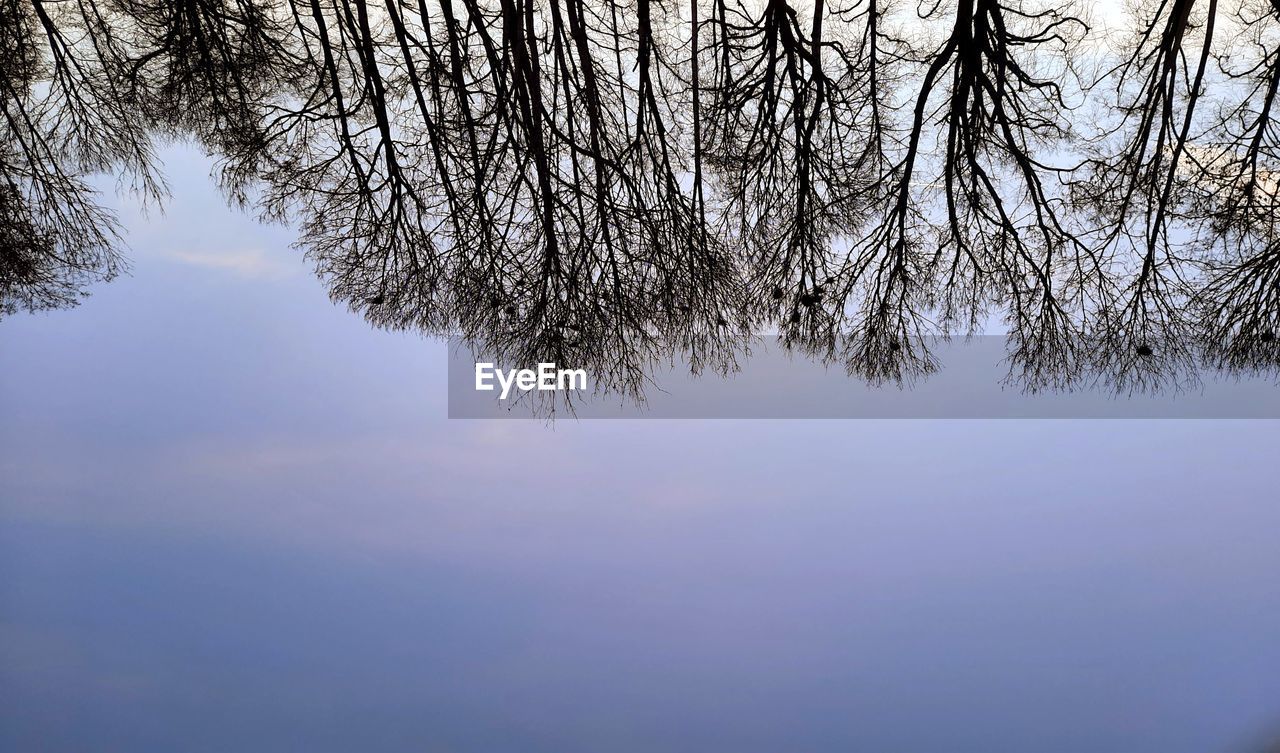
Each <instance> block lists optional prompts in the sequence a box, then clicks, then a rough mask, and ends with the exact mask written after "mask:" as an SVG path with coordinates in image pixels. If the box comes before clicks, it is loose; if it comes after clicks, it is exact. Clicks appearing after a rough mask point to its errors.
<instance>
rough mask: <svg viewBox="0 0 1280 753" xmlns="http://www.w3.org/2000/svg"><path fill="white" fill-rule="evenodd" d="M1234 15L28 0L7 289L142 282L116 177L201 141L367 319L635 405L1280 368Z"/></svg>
mask: <svg viewBox="0 0 1280 753" xmlns="http://www.w3.org/2000/svg"><path fill="white" fill-rule="evenodd" d="M1235 2H1236V5H1233V6H1232V7H1230V8H1228V7H1227V5H1226V3H1225V2H1224V0H1150V1H1149V2H1147V3H1146V4H1145V5H1144V6H1143V7H1142V8H1140V9H1139V11H1138V13H1137V14H1136V15H1135V17H1134V19H1133V23H1134V26H1133V28H1132V29H1131V30H1130V31H1131V37H1130V38H1131V41H1130V42H1129V43H1128V44H1127V46H1122V47H1121V48H1120V49H1119V51H1118V52H1117V53H1114V54H1111V53H1109V51H1107V52H1105V53H1100V52H1096V50H1097V49H1098V47H1099V46H1098V45H1097V44H1096V39H1094V38H1093V37H1091V36H1090V34H1089V28H1088V26H1087V24H1086V21H1085V20H1084V19H1083V18H1082V17H1081V16H1080V15H1079V13H1078V12H1077V11H1076V10H1075V9H1074V6H1073V5H1072V3H1071V2H1070V0H1042V1H1040V2H1033V1H1032V0H949V1H948V2H946V3H939V4H936V5H930V4H925V5H921V6H919V7H917V6H916V5H915V4H910V5H909V6H908V7H904V8H903V9H897V8H895V7H894V6H892V5H888V4H887V0H812V1H810V2H803V3H802V2H799V0H750V2H746V0H682V2H681V3H675V2H673V1H672V0H668V1H667V2H659V0H614V1H613V2H604V3H599V2H591V3H588V2H585V0H378V1H377V2H359V1H357V0H184V2H169V0H99V2H93V1H92V0H77V2H75V3H51V2H48V0H0V15H2V16H3V18H2V19H0V20H3V21H4V23H3V25H2V27H0V28H2V29H3V31H0V67H2V69H0V87H3V89H4V114H5V120H4V124H3V127H4V142H3V143H4V147H3V151H2V152H0V171H2V172H3V178H4V183H3V185H0V205H2V208H3V216H2V220H0V222H2V223H3V224H0V302H2V304H0V305H3V306H4V307H5V310H8V311H12V310H15V309H19V308H27V309H33V308H42V307H48V306H56V305H65V304H67V303H70V302H72V301H73V300H74V298H75V297H76V295H77V294H78V292H79V291H80V290H81V289H82V288H83V287H84V286H85V285H87V284H88V283H90V282H92V281H93V280H95V279H98V278H101V277H109V276H110V275H111V274H113V273H114V272H115V271H116V269H117V268H118V266H119V261H118V257H117V256H116V254H115V251H114V250H113V244H112V240H113V229H112V225H111V222H110V217H109V216H108V215H107V214H106V213H105V212H104V211H103V210H101V209H100V208H99V207H98V206H97V205H96V204H95V203H94V202H93V194H92V192H91V191H90V190H89V189H88V187H87V184H86V182H85V181H86V179H87V177H86V176H88V175H89V174H90V173H93V172H101V171H113V172H120V173H123V174H125V175H126V176H128V177H129V180H130V182H131V183H132V184H133V185H135V186H136V187H137V188H138V189H140V190H141V191H143V192H144V193H146V194H148V195H155V194H158V193H159V192H160V188H161V187H160V184H159V182H158V180H157V178H156V177H155V173H154V171H153V169H152V167H151V160H150V149H151V138H153V137H154V136H155V135H156V134H159V135H162V136H178V137H182V136H186V135H190V136H193V137H194V138H196V139H197V140H198V142H199V143H200V144H202V145H203V146H204V147H205V148H206V149H208V150H209V151H210V152H212V153H213V154H215V155H216V156H218V157H219V158H220V160H221V175H222V179H223V184H224V186H225V188H226V189H227V191H228V192H229V194H230V195H231V196H232V197H233V198H234V199H235V200H237V201H240V202H242V203H246V204H247V203H251V202H252V203H253V204H254V205H255V206H256V207H257V208H258V209H259V210H260V211H262V213H263V214H264V215H265V216H266V217H269V218H274V219H282V220H283V219H288V220H291V221H296V222H297V223H298V226H299V229H300V233H301V244H302V245H303V247H304V248H306V250H307V251H308V253H309V254H310V257H311V258H312V259H313V261H314V262H315V264H316V266H317V269H318V271H319V273H320V275H321V276H322V277H323V278H324V279H325V280H326V282H327V284H328V285H329V287H330V290H331V292H332V294H333V295H334V297H335V298H336V299H339V300H342V301H345V302H347V303H348V304H349V305H351V306H352V307H353V308H355V309H357V310H359V311H360V312H362V313H363V314H364V315H365V316H366V317H368V318H369V320H370V321H372V322H374V323H375V324H378V325H380V326H387V327H396V328H414V329H420V330H423V331H426V332H431V333H460V334H462V335H464V336H465V337H467V338H469V339H472V340H474V341H477V342H483V343H485V345H486V346H487V347H488V348H489V349H491V350H492V351H494V352H495V353H496V355H498V356H499V357H501V358H503V359H504V360H507V361H509V362H510V363H528V362H536V361H556V362H559V363H566V364H573V365H574V366H580V367H584V368H587V369H589V370H591V371H592V372H593V373H594V374H595V375H596V378H597V380H598V381H601V382H602V383H604V384H606V385H608V386H610V387H613V388H616V389H620V390H623V391H627V392H631V393H633V394H639V392H640V389H641V387H642V384H643V380H644V375H645V373H646V371H647V369H648V366H649V365H650V364H651V363H652V362H653V361H654V360H655V359H662V358H668V357H672V356H675V355H681V356H684V357H688V358H690V359H691V360H692V361H693V362H694V364H695V365H696V366H698V367H702V366H707V367H711V368H724V367H727V366H730V365H731V364H732V362H733V358H734V355H735V353H736V352H737V350H738V349H739V348H741V347H742V346H743V345H744V344H746V342H747V341H748V339H749V337H748V336H749V333H750V332H751V331H753V330H756V329H759V328H762V327H763V328H767V327H777V328H778V329H779V330H780V331H781V332H782V333H783V335H784V338H785V339H786V341H787V342H788V343H790V344H791V345H793V346H795V347H798V348H801V349H803V350H805V351H808V352H811V353H815V354H817V355H818V356H820V357H829V358H841V359H843V360H844V361H845V363H846V365H847V366H848V368H849V369H850V371H851V372H852V373H856V374H859V375H862V376H864V377H867V378H871V379H877V380H879V379H891V380H892V379H905V378H910V377H912V376H913V375H916V374H921V373H925V372H928V371H929V370H931V369H932V368H934V366H935V364H934V362H933V358H932V356H931V355H930V353H929V352H928V350H927V348H925V346H924V345H923V342H924V336H926V335H931V334H949V333H968V332H974V331H978V330H979V329H981V327H982V325H983V324H984V323H985V322H986V321H988V320H990V319H992V318H995V317H998V318H1001V319H1003V320H1004V321H1005V322H1006V324H1007V326H1008V329H1009V331H1010V333H1011V335H1010V349H1011V350H1010V356H1011V358H1010V362H1011V365H1012V367H1013V371H1014V373H1015V375H1016V376H1017V378H1019V379H1020V380H1022V381H1023V383H1024V384H1026V385H1027V386H1030V387H1032V388H1038V387H1042V386H1058V385H1063V384H1070V383H1072V382H1073V381H1074V380H1076V379H1079V378H1082V377H1084V376H1088V375H1100V376H1101V377H1103V378H1104V379H1107V380H1109V381H1110V382H1111V383H1112V384H1114V385H1115V386H1117V387H1119V388H1121V389H1133V388H1148V387H1156V386H1159V385H1162V384H1165V383H1167V382H1168V381H1177V380H1178V379H1179V378H1182V377H1183V376H1185V375H1186V374H1187V373H1189V372H1190V371H1192V370H1193V369H1194V368H1195V367H1197V366H1198V365H1199V364H1201V363H1209V364H1211V365H1215V366H1220V367H1224V368H1228V369H1234V370H1241V369H1257V368H1270V369H1274V368H1276V367H1277V365H1278V364H1277V348H1276V345H1275V332H1276V330H1277V329H1278V328H1280V319H1278V317H1280V234H1278V233H1277V227H1276V219H1275V218H1276V211H1275V209H1276V206H1275V204H1276V197H1277V190H1280V187H1278V186H1280V184H1278V183H1277V178H1276V176H1277V173H1276V170H1277V169H1280V165H1278V164H1277V157H1280V154H1277V148H1278V147H1280V141H1278V140H1277V129H1276V124H1275V117H1276V109H1277V107H1280V105H1277V104H1276V103H1275V99H1276V94H1277V87H1278V85H1280V4H1274V2H1273V0H1235ZM917 16H918V18H917ZM1091 50H1095V51H1091ZM1099 55H1101V56H1103V57H1106V58H1107V60H1106V61H1105V62H1106V64H1105V65H1103V66H1101V69H1102V70H1103V75H1102V77H1101V78H1099V79H1097V81H1096V82H1095V83H1098V84H1100V85H1099V86H1097V87H1096V88H1095V89H1094V90H1093V91H1092V92H1089V91H1088V86H1086V85H1085V82H1084V81H1083V79H1084V76H1083V75H1082V74H1081V73H1080V69H1081V68H1082V67H1083V66H1081V65H1080V64H1081V63H1082V62H1085V61H1087V59H1088V58H1089V57H1090V56H1093V57H1098V56H1099ZM1112 57H1114V60H1112V59H1110V58H1112ZM1095 125H1097V126H1099V128H1098V130H1099V131H1100V132H1102V133H1103V136H1101V137H1099V138H1090V131H1091V130H1092V129H1093V127H1094V126H1095ZM1073 163H1078V164H1073Z"/></svg>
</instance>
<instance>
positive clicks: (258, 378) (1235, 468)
mask: <svg viewBox="0 0 1280 753" xmlns="http://www.w3.org/2000/svg"><path fill="white" fill-rule="evenodd" d="M165 164H166V165H167V170H168V177H169V181H170V183H171V186H172V188H173V194H174V195H173V198H172V200H171V201H170V202H168V203H167V205H166V208H165V211H164V213H162V214H161V213H157V212H155V211H152V212H150V213H141V212H139V211H138V210H137V209H136V208H135V207H133V206H132V205H131V204H130V203H129V202H128V201H123V200H122V201H121V207H122V209H121V212H122V218H123V220H124V225H125V228H126V231H127V238H128V241H129V244H130V250H129V257H130V259H131V262H132V270H131V274H130V275H129V276H126V277H123V278H121V279H118V280H116V281H114V282H112V283H110V284H106V285H102V286H99V287H98V288H96V289H95V291H94V294H93V296H92V297H91V298H89V299H88V300H87V301H86V302H85V303H84V304H83V305H81V306H80V307H79V308H77V309H73V310H70V311H60V312H53V313H47V314H38V315H25V316H17V317H12V318H10V319H7V320H4V321H3V322H0V750H3V751H9V750H13V751H49V752H51V753H53V752H60V751H129V752H130V753H133V752H138V753H149V752H151V751H156V752H157V753H159V752H161V751H165V752H168V751H175V750H179V751H192V752H193V753H197V752H200V751H211V752H212V751H230V750H235V751H267V752H274V751H308V752H309V753H310V752H316V753H325V752H327V751H334V752H335V753H336V752H339V751H342V752H346V751H351V750H360V751H388V752H394V751H428V752H434V751H441V752H445V751H450V752H463V753H472V752H483V753H488V752H490V751H503V752H505V751H520V752H521V753H526V752H527V753H539V752H541V751H547V752H548V753H550V752H552V751H555V752H556V753H575V752H577V751H582V752H584V753H586V752H587V751H591V752H593V753H595V752H599V751H609V753H630V752H631V751H635V752H637V753H639V752H641V751H644V752H646V753H651V752H663V753H665V752H666V751H697V752H698V753H705V752H707V751H732V752H733V753H752V752H754V751H761V752H763V751H771V752H776V751H780V750H787V751H802V752H804V751H812V752H814V753H825V752H826V751H885V752H888V751H897V752H904V753H914V752H917V751H918V752H921V753H931V752H932V751H945V752H946V753H970V752H972V753H1001V752H1003V751H1009V752H1010V753H1014V752H1017V753H1026V751H1037V752H1038V753H1058V752H1061V753H1078V752H1079V751H1090V752H1091V753H1146V752H1148V751H1150V752H1151V753H1157V752H1158V753H1216V752H1218V751H1223V752H1224V753H1225V752H1228V751H1240V753H1248V751H1250V750H1260V748H1258V747H1255V746H1258V745H1260V744H1262V742H1263V741H1265V740H1266V739H1267V735H1268V734H1269V733H1273V732H1280V640H1277V638H1276V636H1280V587H1277V585H1276V584H1277V583H1278V582H1280V546H1277V545H1276V541H1277V534H1276V532H1277V531H1280V505H1278V504H1277V494H1276V492H1275V489H1276V475H1275V457H1276V450H1277V447H1278V446H1280V422H1275V421H1172V420H1167V421H818V422H809V421H582V422H572V421H560V422H557V423H556V424H555V425H554V426H547V425H546V424H543V423H540V422H536V421H461V420H454V421H450V420H447V419H446V418H445V415H446V390H445V383H444V381H445V363H446V354H445V346H444V344H442V343H440V342H437V341H433V340H430V339H425V338H422V337H419V336H416V335H412V334H406V333H388V332H383V331H377V330H374V329H371V328H369V327H368V326H367V325H366V324H365V323H364V322H363V321H361V320H360V318H359V317H357V316H355V315H353V314H351V313H349V312H347V311H345V310H344V309H342V308H341V307H339V306H335V305H334V304H332V303H331V302H330V301H329V300H328V298H327V297H326V295H325V292H324V290H323V287H322V286H321V284H320V282H319V281H318V280H317V279H316V278H315V277H314V276H312V275H311V273H310V271H309V267H308V265H307V262H306V261H305V260H304V259H303V258H302V257H301V254H300V253H299V252H297V251H296V250H293V249H291V248H290V241H291V237H292V236H291V233H290V231H289V229H288V228H282V227H269V226H263V225H260V224H258V223H257V222H255V221H254V220H253V219H252V218H251V217H248V216H246V215H244V214H242V213H239V212H237V211H234V210H231V209H229V208H227V207H226V206H225V205H224V203H223V202H222V200H221V199H220V198H219V196H218V195H217V193H216V191H215V190H214V189H213V188H212V187H211V185H210V182H209V180H208V178H207V171H208V165H207V164H206V163H205V162H204V161H203V160H202V159H201V158H200V157H199V156H198V155H196V154H194V153H193V152H191V151H189V150H186V149H181V148H175V149H172V150H171V151H170V152H168V153H167V154H166V155H165Z"/></svg>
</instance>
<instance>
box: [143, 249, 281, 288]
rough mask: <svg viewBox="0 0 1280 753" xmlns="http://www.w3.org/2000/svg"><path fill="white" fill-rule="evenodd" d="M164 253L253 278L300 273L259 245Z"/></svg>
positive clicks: (167, 256) (185, 262)
mask: <svg viewBox="0 0 1280 753" xmlns="http://www.w3.org/2000/svg"><path fill="white" fill-rule="evenodd" d="M162 256H163V257H164V258H165V259H169V260H171V261H176V262H178V263H180V264H187V265H189V266H193V267H202V268H205V269H214V270H220V271H223V272H229V273H231V274H234V275H236V276H238V277H244V278H247V279H251V280H278V279H282V278H285V277H290V276H292V275H294V274H295V273H296V272H297V268H296V267H294V266H292V265H289V264H285V263H284V262H283V261H281V260H280V259H278V258H274V257H272V256H270V255H268V254H267V252H265V251H263V250H262V249H257V248H253V249H244V250H237V251H187V250H179V251H166V252H164V253H163V254H162Z"/></svg>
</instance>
